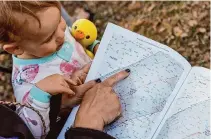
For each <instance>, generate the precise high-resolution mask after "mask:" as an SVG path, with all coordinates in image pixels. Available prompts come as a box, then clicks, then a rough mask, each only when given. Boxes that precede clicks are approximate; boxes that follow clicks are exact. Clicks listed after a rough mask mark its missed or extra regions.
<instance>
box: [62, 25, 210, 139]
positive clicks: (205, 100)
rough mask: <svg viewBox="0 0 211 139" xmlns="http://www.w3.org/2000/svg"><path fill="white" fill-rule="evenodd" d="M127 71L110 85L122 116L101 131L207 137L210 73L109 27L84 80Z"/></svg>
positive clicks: (131, 136)
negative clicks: (118, 101) (117, 97)
mask: <svg viewBox="0 0 211 139" xmlns="http://www.w3.org/2000/svg"><path fill="white" fill-rule="evenodd" d="M125 68H130V70H131V73H130V76H129V77H128V78H126V79H125V80H123V81H121V82H119V83H118V84H117V85H116V86H115V87H114V90H115V91H116V93H117V94H118V96H119V98H120V101H121V104H122V111H123V113H122V115H123V116H122V117H121V118H120V119H118V120H117V121H116V122H114V123H112V124H111V125H108V126H106V127H105V132H107V133H108V134H110V135H112V136H114V137H116V138H118V139H210V137H211V132H210V122H211V121H210V90H209V89H210V73H211V72H210V70H209V69H206V68H202V67H191V65H190V64H189V63H188V62H187V61H186V59H185V58H183V56H181V55H180V54H178V53H177V52H176V51H174V50H173V49H171V48H169V47H168V46H165V45H163V44H160V43H158V42H156V41H153V40H151V39H148V38H146V37H143V36H141V35H139V34H136V33H133V32H131V31H129V30H126V29H123V28H121V27H119V26H116V25H114V24H111V23H109V24H108V26H107V28H106V30H105V33H104V35H103V38H102V40H101V43H100V47H99V49H98V52H97V54H96V56H95V59H94V61H93V63H92V66H91V69H90V71H89V74H88V76H87V80H86V81H89V80H93V79H96V78H99V77H101V79H102V80H103V79H105V78H107V77H108V76H110V75H112V74H114V73H116V72H118V71H120V70H122V69H125ZM77 109H78V107H77V108H74V110H73V112H72V113H71V114H70V116H69V118H68V120H67V122H66V124H65V126H64V128H63V130H62V132H61V133H60V136H59V139H60V138H64V133H65V131H66V129H67V127H70V126H71V124H72V123H73V121H74V117H75V114H76V112H77Z"/></svg>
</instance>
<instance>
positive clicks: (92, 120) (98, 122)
mask: <svg viewBox="0 0 211 139" xmlns="http://www.w3.org/2000/svg"><path fill="white" fill-rule="evenodd" d="M83 116H84V117H80V116H76V120H75V122H74V127H81V128H89V129H94V130H99V131H103V128H104V121H103V119H102V118H99V117H97V116H88V114H87V113H86V114H84V115H83Z"/></svg>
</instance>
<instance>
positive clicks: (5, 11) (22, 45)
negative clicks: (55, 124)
mask: <svg viewBox="0 0 211 139" xmlns="http://www.w3.org/2000/svg"><path fill="white" fill-rule="evenodd" d="M60 7H61V6H60V5H59V3H58V2H47V1H46V2H40V1H22V2H18V1H17V2H5V1H3V2H0V45H1V46H2V48H3V49H4V50H5V51H7V52H8V53H10V54H12V55H13V72H12V84H13V88H14V94H15V98H16V101H17V102H19V103H21V104H25V105H30V106H32V107H34V109H36V110H38V111H39V112H40V114H41V115H42V117H43V119H44V121H45V126H46V128H47V129H46V131H47V132H48V131H49V109H50V108H49V101H50V98H51V96H52V95H54V94H58V93H64V94H69V95H75V92H73V91H72V90H71V89H70V86H71V84H74V85H76V84H77V82H76V83H75V82H73V81H72V80H70V79H69V76H70V75H71V74H72V73H73V72H74V71H76V70H78V69H80V68H81V67H82V66H84V65H85V64H87V63H89V62H90V61H91V60H90V58H89V57H88V56H87V55H86V53H85V52H84V49H83V47H82V46H81V45H80V44H79V43H78V42H77V41H76V40H75V39H74V38H73V37H72V36H71V34H70V32H69V30H68V27H66V23H65V21H64V19H63V18H62V17H61V12H60ZM96 45H97V42H94V44H93V45H92V46H91V49H92V50H93V49H94V47H95V46H96ZM61 75H64V76H65V77H63V76H61ZM49 76H50V77H51V78H48V80H45V78H46V77H49ZM46 86H50V88H51V89H47V88H49V87H46ZM31 111H32V110H27V109H23V110H19V111H18V112H19V115H20V116H21V117H22V119H23V120H24V121H25V122H26V124H27V126H28V127H29V128H30V129H31V131H32V133H33V135H34V136H35V137H36V138H41V137H42V136H45V135H44V132H43V131H44V130H43V125H42V123H41V120H40V119H39V117H36V116H34V115H33V113H31Z"/></svg>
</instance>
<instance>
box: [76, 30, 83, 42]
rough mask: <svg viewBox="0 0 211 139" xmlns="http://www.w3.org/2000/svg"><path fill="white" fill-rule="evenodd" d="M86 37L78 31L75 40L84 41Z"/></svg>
mask: <svg viewBox="0 0 211 139" xmlns="http://www.w3.org/2000/svg"><path fill="white" fill-rule="evenodd" d="M84 37H85V34H84V33H83V32H82V31H80V30H77V31H76V32H75V39H76V40H82V39H83V38H84Z"/></svg>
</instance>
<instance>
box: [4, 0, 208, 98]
mask: <svg viewBox="0 0 211 139" xmlns="http://www.w3.org/2000/svg"><path fill="white" fill-rule="evenodd" d="M62 4H63V6H64V7H65V9H67V11H68V13H69V14H70V15H74V14H75V11H76V9H77V8H84V9H89V10H90V11H91V12H92V13H93V14H94V16H93V22H94V23H95V25H96V26H97V28H98V33H99V35H98V38H99V39H100V38H101V37H102V35H103V32H104V30H105V27H106V25H107V23H108V22H112V23H115V24H117V25H120V26H122V27H124V28H127V29H129V30H131V31H134V32H137V33H139V34H141V35H143V36H146V37H149V38H151V39H153V40H156V41H158V42H160V43H163V44H165V45H168V46H169V47H171V48H173V49H174V50H176V51H178V52H179V53H180V54H181V55H183V56H184V57H185V58H186V59H187V60H188V61H189V62H190V63H191V65H192V66H203V67H206V68H210V2H120V1H116V2H88V1H87V2H68V1H65V2H62ZM0 63H1V64H3V65H6V66H10V65H11V57H10V56H9V55H0ZM0 99H1V100H11V99H12V87H11V85H10V74H5V73H0Z"/></svg>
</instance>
